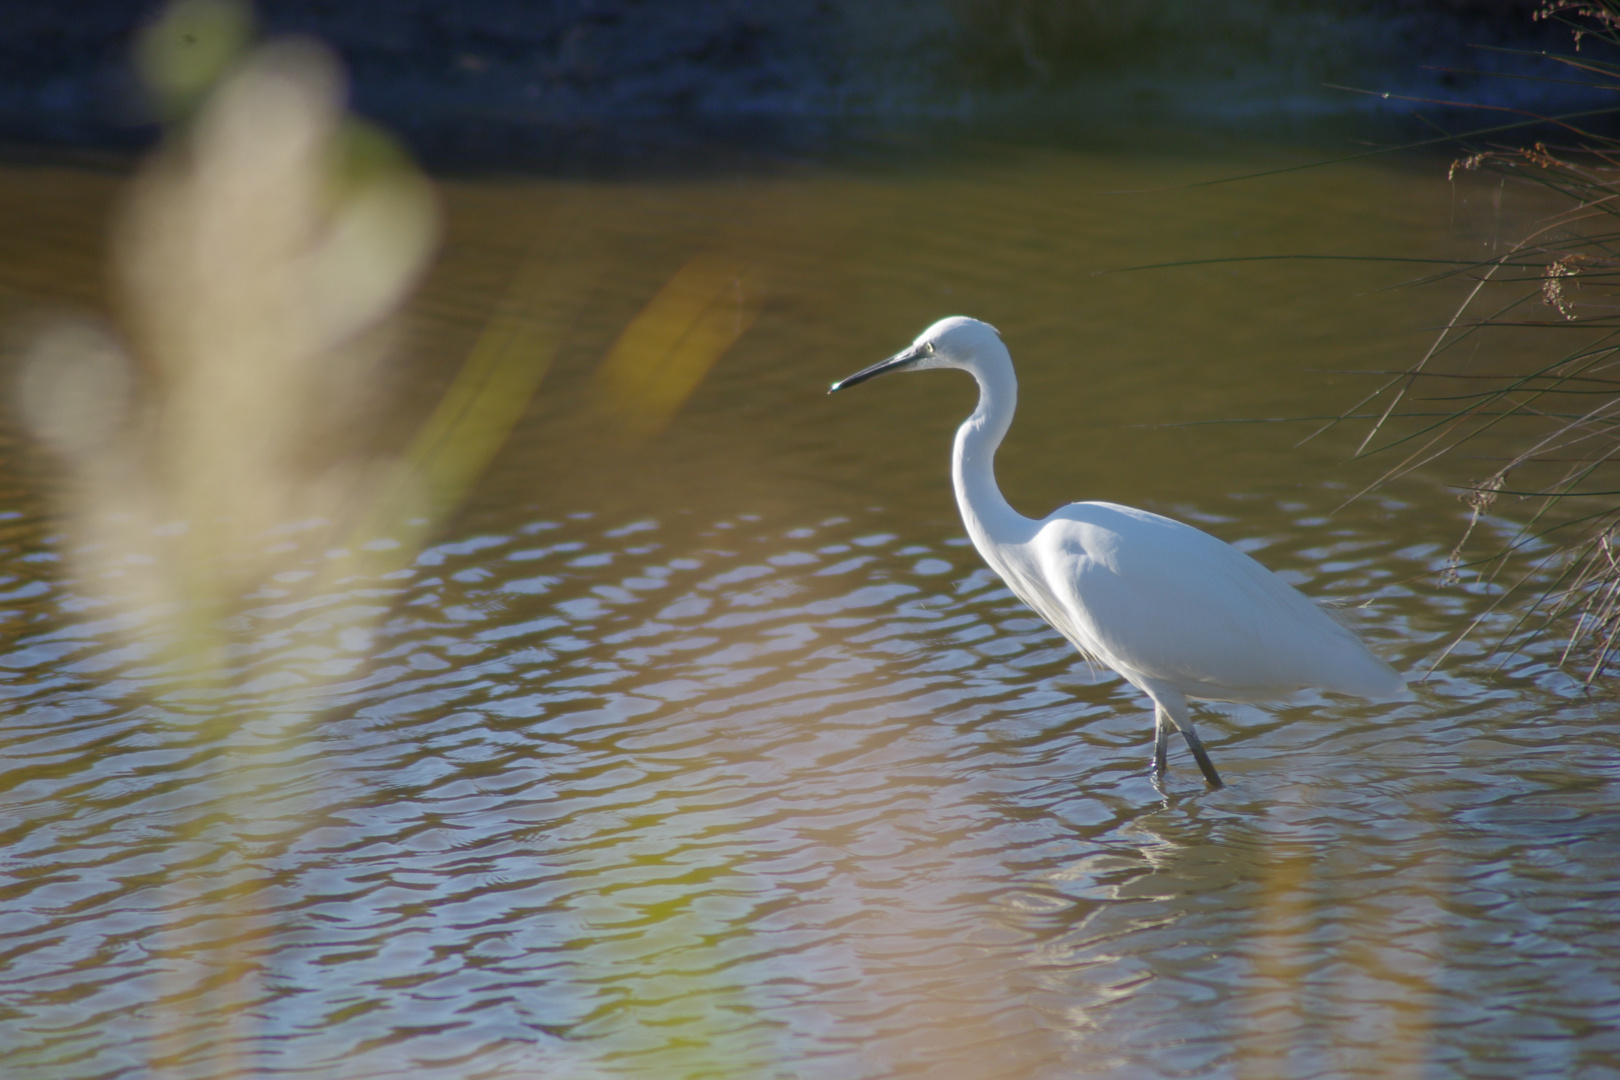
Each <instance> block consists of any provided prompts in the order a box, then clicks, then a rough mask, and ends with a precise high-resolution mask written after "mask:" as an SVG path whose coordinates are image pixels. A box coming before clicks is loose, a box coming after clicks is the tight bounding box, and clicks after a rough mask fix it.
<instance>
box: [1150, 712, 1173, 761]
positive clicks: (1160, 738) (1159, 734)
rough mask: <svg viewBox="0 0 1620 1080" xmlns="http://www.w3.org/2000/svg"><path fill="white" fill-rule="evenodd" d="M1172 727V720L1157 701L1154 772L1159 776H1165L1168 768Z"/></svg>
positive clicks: (1154, 716)
mask: <svg viewBox="0 0 1620 1080" xmlns="http://www.w3.org/2000/svg"><path fill="white" fill-rule="evenodd" d="M1170 725H1171V720H1170V717H1169V715H1168V714H1167V713H1166V712H1165V711H1164V706H1163V705H1160V704H1159V703H1158V702H1157V701H1155V702H1154V703H1153V771H1154V773H1155V774H1156V775H1159V776H1163V775H1164V770H1165V768H1166V765H1165V755H1166V753H1168V751H1169V749H1170Z"/></svg>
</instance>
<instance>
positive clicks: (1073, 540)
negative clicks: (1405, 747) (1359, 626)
mask: <svg viewBox="0 0 1620 1080" xmlns="http://www.w3.org/2000/svg"><path fill="white" fill-rule="evenodd" d="M1031 547H1032V550H1033V554H1034V556H1035V559H1036V561H1037V563H1038V564H1039V567H1040V570H1041V576H1042V577H1043V578H1044V580H1045V581H1046V582H1047V583H1048V585H1049V586H1050V589H1051V592H1052V594H1053V600H1055V601H1056V603H1057V604H1058V605H1060V606H1061V607H1062V608H1063V611H1064V614H1065V615H1066V616H1067V619H1068V622H1069V625H1068V626H1066V627H1062V628H1063V629H1064V630H1065V632H1067V633H1069V634H1070V636H1071V637H1073V638H1075V639H1076V640H1077V641H1080V642H1082V643H1083V645H1084V647H1086V648H1088V649H1089V650H1090V651H1092V652H1094V653H1096V654H1097V655H1098V656H1100V657H1101V658H1102V659H1103V660H1104V661H1105V662H1107V663H1108V664H1109V665H1110V666H1112V667H1114V668H1116V669H1117V670H1119V671H1121V672H1122V673H1125V674H1131V673H1135V674H1138V675H1141V676H1145V677H1147V678H1150V679H1157V680H1160V681H1163V682H1165V683H1168V684H1169V685H1171V686H1174V687H1175V688H1176V689H1178V690H1180V691H1182V692H1183V693H1185V694H1188V695H1190V696H1192V697H1214V698H1230V699H1232V700H1248V699H1254V700H1264V699H1266V698H1272V697H1282V696H1286V695H1288V694H1290V693H1292V692H1294V691H1297V690H1300V689H1303V688H1305V687H1310V686H1318V687H1323V688H1325V689H1330V690H1338V691H1341V692H1344V693H1350V694H1358V695H1363V696H1370V697H1379V696H1385V695H1387V694H1390V693H1395V692H1398V691H1399V688H1400V685H1401V683H1400V678H1399V676H1398V675H1396V674H1395V672H1394V671H1393V670H1391V669H1390V668H1389V667H1388V666H1387V665H1386V664H1384V663H1383V661H1381V660H1379V659H1378V658H1377V657H1375V656H1373V655H1372V654H1371V653H1370V652H1368V650H1367V648H1366V646H1364V645H1363V644H1362V643H1361V641H1360V639H1358V638H1357V637H1356V636H1355V634H1354V633H1352V632H1351V631H1349V630H1347V629H1346V628H1345V627H1343V626H1341V625H1339V624H1338V623H1337V622H1335V621H1334V620H1333V619H1331V618H1329V617H1328V616H1327V615H1326V614H1325V613H1324V612H1323V611H1322V610H1321V609H1320V608H1318V607H1317V606H1316V604H1314V603H1313V602H1311V601H1310V600H1309V599H1307V598H1306V597H1305V596H1303V595H1302V594H1300V593H1299V592H1298V591H1297V590H1295V589H1294V588H1293V587H1292V586H1290V585H1289V584H1288V583H1287V582H1285V581H1283V580H1282V579H1281V578H1279V577H1277V575H1275V574H1273V573H1272V572H1271V571H1269V570H1267V569H1266V568H1265V567H1263V566H1261V565H1260V564H1259V563H1257V562H1255V561H1254V560H1253V559H1251V558H1249V557H1248V556H1247V555H1245V554H1243V553H1242V552H1241V551H1238V550H1237V549H1236V548H1234V547H1232V546H1231V545H1229V544H1226V543H1224V542H1222V541H1220V540H1217V539H1216V538H1215V537H1213V536H1210V535H1209V534H1208V533H1205V532H1202V531H1201V530H1199V529H1195V528H1193V527H1192V526H1190V525H1186V524H1183V523H1181V522H1179V521H1174V520H1172V519H1170V518H1166V517H1161V516H1160V515H1158V514H1150V513H1148V512H1146V511H1143V510H1134V509H1131V508H1129V507H1124V506H1116V505H1113V504H1111V503H1075V504H1073V505H1071V506H1066V507H1064V508H1063V509H1062V510H1059V511H1058V512H1057V513H1055V514H1053V515H1052V516H1051V517H1050V518H1047V519H1046V521H1045V522H1043V523H1042V525H1041V528H1040V531H1039V533H1038V534H1037V535H1036V537H1035V539H1034V541H1033V542H1032V545H1031Z"/></svg>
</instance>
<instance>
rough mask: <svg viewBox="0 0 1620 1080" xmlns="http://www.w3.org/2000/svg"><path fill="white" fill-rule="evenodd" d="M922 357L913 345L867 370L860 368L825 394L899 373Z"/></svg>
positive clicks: (920, 351)
mask: <svg viewBox="0 0 1620 1080" xmlns="http://www.w3.org/2000/svg"><path fill="white" fill-rule="evenodd" d="M923 356H924V353H923V351H922V349H921V348H920V347H918V346H916V345H913V346H911V347H910V348H908V349H906V350H905V351H904V352H897V353H895V354H894V355H893V356H891V357H889V358H888V359H887V360H879V361H878V362H877V363H875V364H873V365H872V366H871V367H869V368H862V369H861V370H859V371H857V372H856V373H855V374H853V375H851V376H850V377H849V378H847V379H839V380H838V381H837V382H835V383H833V384H832V386H831V387H829V388H828V390H827V393H829V394H831V393H835V392H837V391H839V390H843V389H845V388H846V387H850V386H854V385H855V384H856V383H863V382H865V381H866V380H867V379H872V378H876V377H877V376H879V375H884V374H887V373H888V372H891V371H899V370H901V369H902V368H905V367H909V366H910V365H911V364H914V363H916V362H917V361H918V360H920V359H922V357H923Z"/></svg>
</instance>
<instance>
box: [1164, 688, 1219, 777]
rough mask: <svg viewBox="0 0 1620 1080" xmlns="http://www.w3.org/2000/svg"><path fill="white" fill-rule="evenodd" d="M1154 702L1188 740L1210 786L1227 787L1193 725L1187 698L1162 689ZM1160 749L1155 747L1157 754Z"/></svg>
mask: <svg viewBox="0 0 1620 1080" xmlns="http://www.w3.org/2000/svg"><path fill="white" fill-rule="evenodd" d="M1160 696H1163V697H1164V698H1165V700H1163V701H1160V700H1159V697H1160ZM1154 704H1156V705H1158V707H1159V709H1160V711H1161V712H1162V714H1163V716H1164V718H1165V719H1166V720H1168V721H1170V723H1171V724H1172V725H1174V727H1175V729H1176V730H1177V731H1179V732H1181V735H1182V738H1184V739H1186V740H1187V749H1189V750H1191V751H1192V755H1193V758H1194V760H1196V761H1197V762H1198V771H1199V772H1201V773H1203V774H1204V779H1205V780H1207V781H1209V786H1210V787H1213V788H1219V787H1225V786H1226V785H1225V784H1224V783H1222V782H1221V774H1220V773H1218V772H1216V771H1215V763H1214V762H1212V761H1210V760H1209V751H1207V750H1205V749H1204V740H1203V739H1200V738H1199V737H1198V730H1197V729H1196V728H1194V727H1193V722H1192V713H1191V710H1189V709H1188V708H1187V699H1186V698H1184V697H1182V696H1181V694H1179V693H1173V694H1172V693H1170V692H1166V691H1165V690H1163V689H1161V690H1160V691H1159V693H1156V694H1154ZM1159 730H1160V731H1161V732H1162V731H1163V730H1164V729H1163V728H1160V729H1159ZM1160 749H1161V748H1160V747H1157V746H1156V747H1155V755H1157V754H1158V753H1159V751H1160ZM1158 760H1161V761H1162V760H1163V759H1162V758H1158Z"/></svg>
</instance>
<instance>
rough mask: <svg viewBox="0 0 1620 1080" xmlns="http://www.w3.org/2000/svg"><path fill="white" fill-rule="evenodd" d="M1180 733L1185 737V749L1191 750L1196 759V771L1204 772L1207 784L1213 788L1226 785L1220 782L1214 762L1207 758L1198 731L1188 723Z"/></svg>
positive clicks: (1207, 755)
mask: <svg viewBox="0 0 1620 1080" xmlns="http://www.w3.org/2000/svg"><path fill="white" fill-rule="evenodd" d="M1181 734H1182V735H1183V736H1185V737H1186V739H1187V749H1189V750H1191V751H1192V752H1193V757H1194V758H1196V759H1197V760H1198V771H1199V772H1201V773H1203V774H1204V779H1205V780H1208V781H1209V786H1210V787H1213V788H1219V787H1225V786H1226V785H1225V784H1223V783H1221V774H1220V773H1218V772H1216V771H1215V763H1214V762H1212V761H1210V760H1209V754H1208V753H1207V752H1205V750H1204V740H1202V739H1200V738H1199V737H1198V732H1196V731H1194V730H1193V726H1192V725H1191V724H1188V725H1187V726H1186V727H1184V728H1182V729H1181Z"/></svg>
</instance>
